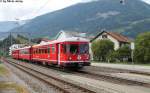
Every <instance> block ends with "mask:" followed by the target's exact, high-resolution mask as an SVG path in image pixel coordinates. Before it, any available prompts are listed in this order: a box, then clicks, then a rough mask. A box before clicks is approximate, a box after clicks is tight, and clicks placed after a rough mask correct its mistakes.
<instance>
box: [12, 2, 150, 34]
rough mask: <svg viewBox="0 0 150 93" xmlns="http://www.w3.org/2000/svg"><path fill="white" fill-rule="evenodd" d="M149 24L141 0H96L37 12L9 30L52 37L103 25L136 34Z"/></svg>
mask: <svg viewBox="0 0 150 93" xmlns="http://www.w3.org/2000/svg"><path fill="white" fill-rule="evenodd" d="M149 24H150V5H149V4H147V3H145V2H143V1H141V0H125V3H123V4H121V3H120V2H119V0H96V1H93V2H88V3H79V4H76V5H73V6H70V7H67V8H64V9H61V10H58V11H55V12H51V13H48V14H45V15H41V16H38V17H36V18H34V19H32V20H30V22H28V23H27V24H25V25H23V26H21V27H18V28H15V29H12V30H11V32H13V31H15V32H17V31H18V32H26V33H30V35H32V37H42V36H49V37H53V36H55V35H56V34H57V33H58V32H59V31H60V30H69V31H79V32H87V33H88V34H90V35H91V34H93V35H95V34H97V33H98V32H99V31H100V30H101V29H106V30H109V31H115V32H119V33H122V34H124V35H127V36H130V37H136V36H137V34H138V33H142V32H146V31H150V26H149ZM18 29H19V30H18Z"/></svg>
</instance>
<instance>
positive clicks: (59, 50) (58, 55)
mask: <svg viewBox="0 0 150 93" xmlns="http://www.w3.org/2000/svg"><path fill="white" fill-rule="evenodd" d="M60 52H61V49H60V44H58V53H57V60H58V65H59V66H60Z"/></svg>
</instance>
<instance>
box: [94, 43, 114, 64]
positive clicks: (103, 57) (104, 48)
mask: <svg viewBox="0 0 150 93" xmlns="http://www.w3.org/2000/svg"><path fill="white" fill-rule="evenodd" d="M113 50H114V43H113V42H111V41H110V40H97V41H95V42H93V43H92V51H93V57H94V60H97V61H107V56H108V55H109V53H111V52H112V51H113Z"/></svg>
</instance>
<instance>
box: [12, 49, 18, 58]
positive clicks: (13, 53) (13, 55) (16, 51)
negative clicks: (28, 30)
mask: <svg viewBox="0 0 150 93" xmlns="http://www.w3.org/2000/svg"><path fill="white" fill-rule="evenodd" d="M12 58H14V59H19V50H18V49H16V50H13V51H12Z"/></svg>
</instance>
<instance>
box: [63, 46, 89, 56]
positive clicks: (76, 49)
mask: <svg viewBox="0 0 150 93" xmlns="http://www.w3.org/2000/svg"><path fill="white" fill-rule="evenodd" d="M66 50H67V53H71V54H87V53H89V45H88V44H68V45H67V46H66Z"/></svg>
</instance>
